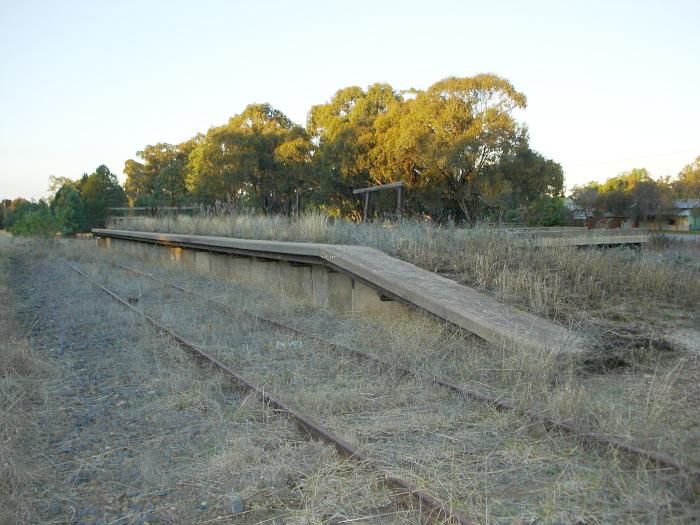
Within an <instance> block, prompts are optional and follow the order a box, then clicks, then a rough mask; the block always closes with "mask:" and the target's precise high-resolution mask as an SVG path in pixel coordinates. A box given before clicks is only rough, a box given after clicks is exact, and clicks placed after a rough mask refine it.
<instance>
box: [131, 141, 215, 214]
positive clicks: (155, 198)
mask: <svg viewBox="0 0 700 525" xmlns="http://www.w3.org/2000/svg"><path fill="white" fill-rule="evenodd" d="M201 140H202V136H201V135H197V136H195V137H194V138H192V139H190V140H188V141H186V142H183V143H181V144H177V145H173V144H167V143H164V142H159V143H157V144H154V145H148V146H146V147H145V148H144V149H143V150H142V151H139V152H138V153H137V156H138V157H140V158H141V161H137V160H134V159H129V160H127V161H126V162H125V163H124V174H125V175H126V183H125V184H124V189H125V190H126V193H127V196H128V197H129V200H130V202H131V203H132V204H134V205H146V206H179V205H182V204H184V203H186V202H187V200H188V198H189V195H188V191H187V188H186V185H185V166H186V165H187V162H188V159H189V155H190V153H191V152H192V150H193V149H194V147H195V146H196V145H197V143H198V142H200V141H201Z"/></svg>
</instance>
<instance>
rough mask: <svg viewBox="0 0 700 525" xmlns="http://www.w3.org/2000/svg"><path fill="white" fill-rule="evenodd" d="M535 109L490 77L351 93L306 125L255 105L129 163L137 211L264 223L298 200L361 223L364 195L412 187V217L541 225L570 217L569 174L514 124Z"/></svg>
mask: <svg viewBox="0 0 700 525" xmlns="http://www.w3.org/2000/svg"><path fill="white" fill-rule="evenodd" d="M525 105H526V98H525V95H523V94H522V93H520V92H518V91H516V90H515V88H514V87H513V86H512V84H511V83H510V82H508V81H507V80H505V79H503V78H500V77H498V76H496V75H492V74H483V75H477V76H475V77H465V78H454V77H453V78H447V79H444V80H441V81H439V82H436V83H435V84H433V85H432V86H430V87H429V88H428V89H426V90H416V89H412V90H409V91H404V92H399V91H397V90H395V89H394V88H393V87H391V86H390V85H388V84H374V85H371V86H369V87H368V88H367V89H362V88H360V87H356V86H352V87H347V88H344V89H341V90H339V91H337V92H336V93H335V95H334V96H333V97H332V98H331V100H330V101H328V102H326V103H323V104H319V105H316V106H313V107H312V108H311V109H310V111H309V115H308V120H307V123H306V127H302V126H300V125H298V124H296V123H294V122H292V121H291V120H290V119H289V118H288V117H287V116H286V115H284V113H282V112H281V111H279V110H278V109H275V108H273V107H272V106H270V105H269V104H251V105H249V106H248V107H246V108H245V110H244V111H243V112H242V113H240V114H238V115H235V116H233V117H231V118H230V119H229V121H228V123H226V124H224V125H222V126H214V127H212V128H210V129H209V130H208V131H207V132H206V133H205V134H198V135H196V136H195V137H193V138H192V139H190V140H188V141H186V142H183V143H182V144H177V145H172V144H166V143H158V144H155V145H149V146H146V147H144V148H143V150H142V151H139V152H138V153H137V159H129V160H127V161H126V163H125V167H124V173H125V174H126V177H127V179H126V184H125V190H126V194H127V196H128V198H129V202H130V203H131V204H132V205H138V206H157V205H167V206H178V205H183V204H191V203H200V204H213V203H216V202H217V201H218V202H222V201H223V202H226V203H228V204H229V206H231V207H234V208H235V207H239V206H243V207H247V208H254V209H258V210H261V211H262V212H264V213H289V212H290V211H291V210H292V209H293V207H294V203H295V202H296V193H297V192H300V193H301V196H302V202H304V203H305V204H306V205H307V206H314V207H319V208H322V209H324V210H325V211H326V212H327V213H329V214H330V215H334V216H348V217H353V218H355V217H357V216H359V214H360V212H361V203H360V202H359V201H358V200H357V199H356V198H354V197H353V195H352V190H353V189H354V188H358V187H364V186H369V185H375V184H383V183H388V182H396V181H403V182H405V183H406V186H407V196H408V199H407V210H406V211H408V212H409V213H413V214H425V215H429V216H431V217H433V218H435V219H437V220H444V219H448V218H452V219H455V220H466V221H469V222H473V221H476V220H479V219H484V218H490V219H497V220H501V219H506V220H512V219H514V218H516V217H519V218H521V219H524V220H542V217H541V215H542V214H543V213H547V212H546V210H548V209H550V208H554V209H556V210H559V209H561V208H562V207H563V184H564V175H563V171H562V169H561V166H560V165H559V164H557V163H556V162H554V161H552V160H549V159H546V158H544V157H543V156H542V155H540V154H539V153H537V152H535V151H533V150H532V149H531V148H530V146H529V143H528V133H527V128H526V127H525V126H524V125H523V124H521V123H519V122H518V121H517V120H516V119H515V117H514V114H513V113H514V111H515V110H517V109H522V108H524V107H525ZM380 198H381V197H380ZM538 210H539V211H538ZM543 210H545V211H543ZM538 214H539V215H538ZM555 215H556V214H555ZM545 219H546V218H545Z"/></svg>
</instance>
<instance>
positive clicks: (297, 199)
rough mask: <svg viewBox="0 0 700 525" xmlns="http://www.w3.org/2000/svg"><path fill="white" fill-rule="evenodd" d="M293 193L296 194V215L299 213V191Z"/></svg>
mask: <svg viewBox="0 0 700 525" xmlns="http://www.w3.org/2000/svg"><path fill="white" fill-rule="evenodd" d="M295 193H296V195H295V198H296V203H295V207H296V210H295V211H296V214H297V215H300V213H301V195H300V194H299V191H296V192H295Z"/></svg>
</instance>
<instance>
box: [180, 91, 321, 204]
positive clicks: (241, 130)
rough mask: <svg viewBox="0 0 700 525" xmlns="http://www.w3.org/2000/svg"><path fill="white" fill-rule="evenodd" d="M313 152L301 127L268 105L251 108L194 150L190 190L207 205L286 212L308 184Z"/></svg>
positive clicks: (214, 130)
mask: <svg viewBox="0 0 700 525" xmlns="http://www.w3.org/2000/svg"><path fill="white" fill-rule="evenodd" d="M311 150H312V144H311V141H310V140H309V137H308V135H307V133H306V131H305V130H304V129H303V128H302V127H301V126H299V125H297V124H294V123H293V122H292V121H291V120H290V119H289V118H287V116H286V115H284V113H282V112H281V111H279V110H277V109H275V108H273V107H272V106H270V105H269V104H251V105H249V106H247V107H246V108H245V110H244V111H243V112H242V113H240V114H238V115H235V116H233V117H231V118H230V119H229V121H228V123H227V124H225V125H223V126H218V127H212V128H210V129H209V131H208V132H207V134H206V136H205V137H204V139H203V140H202V141H201V142H200V143H199V144H197V145H196V146H195V147H194V148H193V150H192V153H191V154H190V156H189V163H188V166H187V172H186V185H187V188H188V189H189V190H190V191H192V192H195V193H196V194H197V195H199V196H200V197H202V198H204V199H206V200H209V201H215V200H217V199H221V198H225V199H226V200H228V201H229V202H232V203H234V204H235V203H237V202H239V201H241V200H242V199H243V200H247V201H248V202H250V203H252V204H255V205H257V206H259V207H260V208H261V209H262V210H263V211H264V212H266V213H267V212H273V211H282V212H286V211H288V210H289V209H290V207H291V203H292V202H293V195H294V192H295V190H296V189H298V188H299V187H301V186H303V185H304V184H305V183H306V179H307V178H308V165H309V162H310V158H311Z"/></svg>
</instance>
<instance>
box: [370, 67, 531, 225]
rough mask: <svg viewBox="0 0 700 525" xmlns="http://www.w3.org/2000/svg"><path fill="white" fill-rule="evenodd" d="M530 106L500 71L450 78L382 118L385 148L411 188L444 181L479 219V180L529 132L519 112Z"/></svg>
mask: <svg viewBox="0 0 700 525" xmlns="http://www.w3.org/2000/svg"><path fill="white" fill-rule="evenodd" d="M525 106H526V98H525V95H523V94H522V93H520V92H518V91H516V90H515V88H514V87H513V85H512V84H511V83H510V82H508V81H507V80H505V79H503V78H500V77H498V76H496V75H492V74H482V75H477V76H474V77H464V78H457V77H450V78H446V79H444V80H440V81H439V82H436V83H435V84H433V85H432V86H430V87H429V88H428V89H427V90H425V91H421V90H411V91H410V92H407V93H406V96H405V99H404V101H403V102H402V103H399V104H394V105H392V106H391V108H390V111H388V112H387V113H386V114H385V115H384V116H383V117H382V118H381V119H380V121H379V122H378V131H379V133H380V138H379V140H378V143H379V147H380V149H381V150H382V151H383V152H384V155H385V156H386V158H387V162H386V164H393V165H394V166H396V167H400V168H401V176H402V177H403V178H405V179H406V180H407V182H408V183H409V186H410V187H411V186H412V187H415V188H426V187H431V186H432V187H434V186H436V185H440V187H441V191H442V192H443V193H444V195H445V196H446V198H447V199H449V200H451V201H452V202H453V203H454V204H455V205H456V206H457V207H458V209H459V210H461V212H462V214H463V215H464V217H465V218H466V219H467V220H469V221H473V220H474V219H475V212H476V208H477V207H478V206H479V200H478V197H477V196H476V195H475V193H478V192H477V191H476V190H477V183H478V182H479V179H480V178H481V177H482V176H483V175H484V174H485V172H486V170H487V168H489V167H490V166H495V165H497V164H498V163H499V162H500V160H501V158H502V157H503V156H504V155H506V154H508V153H510V152H512V151H513V150H514V149H515V147H516V146H517V144H518V143H519V142H521V141H522V139H523V136H525V134H526V130H525V128H524V126H522V125H520V124H519V123H518V122H517V121H516V119H515V117H514V116H513V112H514V110H516V109H519V108H524V107H525Z"/></svg>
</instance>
